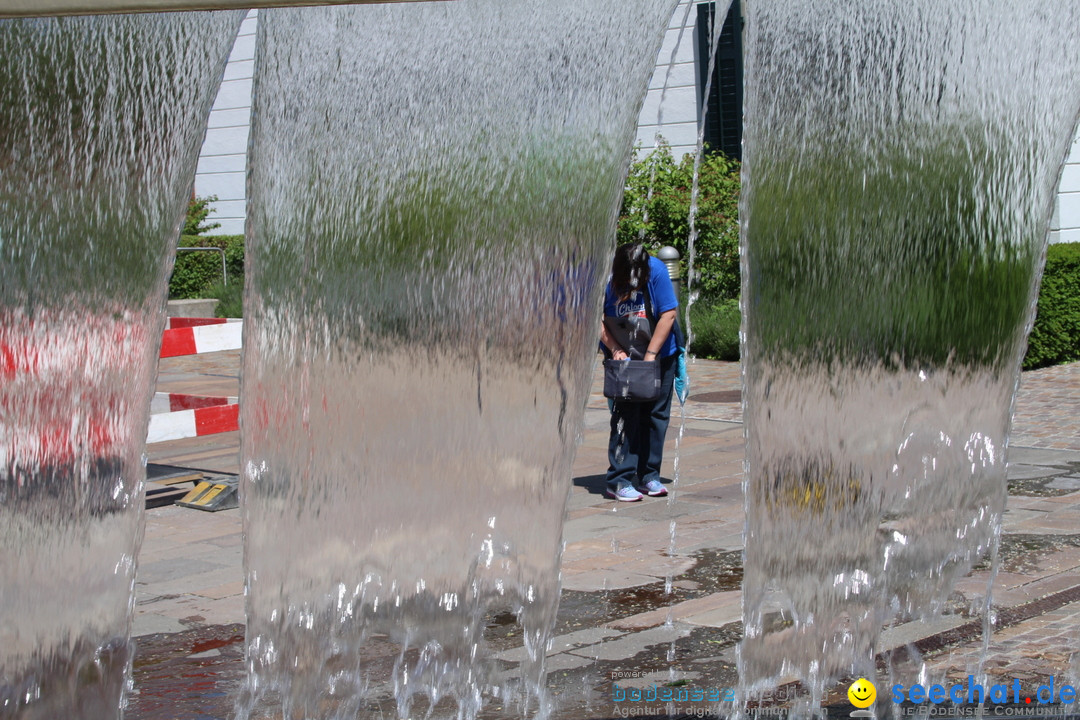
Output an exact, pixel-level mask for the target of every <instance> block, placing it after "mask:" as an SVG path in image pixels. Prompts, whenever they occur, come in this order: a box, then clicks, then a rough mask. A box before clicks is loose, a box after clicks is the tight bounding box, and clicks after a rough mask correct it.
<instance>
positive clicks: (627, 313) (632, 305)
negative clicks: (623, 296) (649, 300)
mask: <svg viewBox="0 0 1080 720" xmlns="http://www.w3.org/2000/svg"><path fill="white" fill-rule="evenodd" d="M639 298H640V299H639ZM631 316H634V317H645V299H644V298H642V297H641V295H640V293H639V294H638V295H636V296H635V297H634V298H633V299H632V300H624V301H623V302H618V303H615V317H631Z"/></svg>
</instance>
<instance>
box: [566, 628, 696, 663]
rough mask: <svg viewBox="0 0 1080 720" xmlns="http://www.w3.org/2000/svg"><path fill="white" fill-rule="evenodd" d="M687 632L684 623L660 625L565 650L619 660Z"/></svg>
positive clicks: (688, 631) (582, 655)
mask: <svg viewBox="0 0 1080 720" xmlns="http://www.w3.org/2000/svg"><path fill="white" fill-rule="evenodd" d="M689 634H690V628H689V626H686V625H682V626H680V625H675V626H672V627H663V626H662V627H657V628H651V629H649V630H643V631H641V632H636V633H630V634H628V635H623V636H622V637H619V638H616V639H614V640H610V641H608V642H603V643H597V644H595V645H587V646H585V647H582V648H578V649H576V650H569V651H567V652H568V653H569V654H572V655H578V656H579V657H584V658H589V659H591V660H621V659H624V658H628V657H633V656H635V655H637V654H638V653H639V652H641V651H642V650H644V649H645V648H647V647H650V646H652V645H661V644H670V643H671V642H672V641H674V640H677V639H678V638H681V637H686V636H687V635H689Z"/></svg>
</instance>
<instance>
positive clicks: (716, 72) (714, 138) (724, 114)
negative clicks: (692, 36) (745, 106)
mask: <svg viewBox="0 0 1080 720" xmlns="http://www.w3.org/2000/svg"><path fill="white" fill-rule="evenodd" d="M739 4H740V3H739V0H731V9H729V10H728V14H727V17H726V18H724V19H723V20H724V25H723V28H722V29H721V30H720V38H719V41H718V43H717V46H716V66H715V67H714V68H713V77H712V84H711V86H710V87H709V97H708V98H702V95H703V94H704V92H705V84H706V81H707V80H708V74H709V55H710V51H711V45H712V37H713V22H714V21H715V19H716V18H715V15H716V3H711V2H709V3H702V4H700V5H698V6H697V13H698V15H697V42H698V98H699V100H701V105H700V107H701V108H702V109H703V110H705V146H706V148H707V150H720V151H722V152H723V153H724V154H725V155H727V156H729V157H733V158H739V159H742V86H743V61H742V8H740V7H739Z"/></svg>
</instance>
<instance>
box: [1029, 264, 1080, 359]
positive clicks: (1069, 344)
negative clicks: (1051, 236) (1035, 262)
mask: <svg viewBox="0 0 1080 720" xmlns="http://www.w3.org/2000/svg"><path fill="white" fill-rule="evenodd" d="M1036 312H1037V314H1036V316H1035V326H1034V327H1033V328H1032V330H1031V336H1030V337H1029V338H1028V349H1027V355H1026V356H1025V357H1024V369H1025V370H1031V369H1033V368H1040V367H1046V366H1047V365H1057V364H1059V363H1064V362H1070V361H1073V360H1080V243H1059V244H1056V245H1051V246H1050V247H1049V248H1047V251H1046V269H1045V270H1044V271H1043V278H1042V285H1041V286H1040V288H1039V302H1038V309H1037V311H1036Z"/></svg>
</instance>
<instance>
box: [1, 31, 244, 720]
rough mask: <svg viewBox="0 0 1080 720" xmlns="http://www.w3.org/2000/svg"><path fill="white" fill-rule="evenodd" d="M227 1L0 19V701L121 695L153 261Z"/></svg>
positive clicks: (100, 712) (64, 713) (188, 154)
mask: <svg viewBox="0 0 1080 720" xmlns="http://www.w3.org/2000/svg"><path fill="white" fill-rule="evenodd" d="M242 17H243V12H237V11H233V12H227V13H191V14H172V15H140V16H113V17H92V18H91V17H80V18H63V19H24V20H2V21H0V57H3V62H2V63H0V717H5V718H6V717H18V718H24V719H34V718H72V719H75V720H82V719H85V720H101V719H102V718H116V717H119V715H120V706H121V696H122V693H123V690H124V688H125V687H126V682H127V678H128V673H129V670H130V665H131V659H132V654H131V650H132V647H131V643H130V642H129V637H128V636H129V633H130V629H131V617H132V611H133V608H134V582H135V569H136V557H137V553H138V548H139V544H140V542H141V539H142V521H143V504H144V500H143V482H144V480H145V468H144V466H143V452H144V448H145V440H146V428H147V423H148V416H149V407H150V397H151V394H152V392H153V383H154V377H155V371H156V367H157V353H158V347H159V345H160V343H161V332H162V329H163V326H164V310H165V295H166V279H167V277H168V272H169V269H170V268H171V264H172V258H173V255H174V249H175V247H176V242H177V239H178V237H179V233H180V227H181V225H182V222H183V218H184V213H185V209H186V206H187V202H188V198H189V196H190V192H191V186H192V182H193V179H194V172H195V163H196V160H197V158H198V153H199V148H200V146H201V144H202V139H203V136H204V134H205V129H206V121H207V117H208V114H209V111H210V105H211V103H212V101H213V98H214V95H215V93H216V91H217V87H218V84H219V82H220V79H221V75H222V72H223V71H224V66H225V60H226V57H227V55H228V51H229V49H230V47H231V45H232V41H233V39H234V38H235V36H236V32H237V28H238V27H239V23H240V21H241V19H242Z"/></svg>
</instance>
